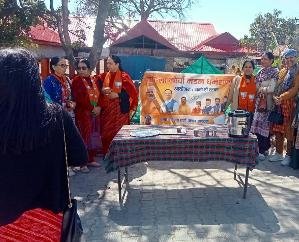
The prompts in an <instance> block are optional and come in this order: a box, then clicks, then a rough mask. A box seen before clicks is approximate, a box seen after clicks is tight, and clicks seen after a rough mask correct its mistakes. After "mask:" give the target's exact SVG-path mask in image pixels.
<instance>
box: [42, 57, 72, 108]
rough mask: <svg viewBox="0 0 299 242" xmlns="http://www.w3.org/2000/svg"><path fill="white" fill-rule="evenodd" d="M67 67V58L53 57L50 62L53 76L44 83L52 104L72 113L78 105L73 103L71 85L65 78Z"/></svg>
mask: <svg viewBox="0 0 299 242" xmlns="http://www.w3.org/2000/svg"><path fill="white" fill-rule="evenodd" d="M67 67H68V65H67V61H66V59H65V58H62V57H61V58H60V57H53V58H52V59H51V61H50V69H51V75H49V76H48V77H47V78H46V79H45V80H44V81H43V87H44V90H45V92H46V93H47V94H48V95H49V97H50V99H51V100H52V102H54V103H57V104H59V105H61V106H63V107H64V108H66V109H68V110H69V111H70V110H73V109H74V108H75V106H76V103H75V102H73V101H72V97H71V88H70V83H69V80H68V78H67V77H66V76H65V72H66V68H67Z"/></svg>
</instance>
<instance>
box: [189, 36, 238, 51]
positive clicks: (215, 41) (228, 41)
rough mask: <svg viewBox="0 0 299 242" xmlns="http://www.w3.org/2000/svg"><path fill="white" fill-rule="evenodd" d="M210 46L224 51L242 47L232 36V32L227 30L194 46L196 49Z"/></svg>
mask: <svg viewBox="0 0 299 242" xmlns="http://www.w3.org/2000/svg"><path fill="white" fill-rule="evenodd" d="M205 46H209V47H211V48H213V49H219V50H222V51H232V50H237V49H239V48H240V43H239V41H238V40H237V39H236V38H235V37H234V36H232V35H231V34H230V33H228V32H225V33H222V34H218V35H215V36H212V37H210V38H209V39H207V40H205V41H203V42H202V43H200V44H199V45H197V46H196V47H194V48H193V50H195V51H200V50H201V49H202V47H205Z"/></svg>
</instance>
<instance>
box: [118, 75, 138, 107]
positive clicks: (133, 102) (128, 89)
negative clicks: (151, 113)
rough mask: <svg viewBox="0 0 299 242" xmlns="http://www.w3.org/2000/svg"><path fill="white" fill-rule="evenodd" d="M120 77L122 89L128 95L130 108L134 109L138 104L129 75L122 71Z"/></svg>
mask: <svg viewBox="0 0 299 242" xmlns="http://www.w3.org/2000/svg"><path fill="white" fill-rule="evenodd" d="M122 78H123V89H124V90H125V91H126V92H127V93H128V95H129V97H130V110H136V109H137V106H138V91H137V90H136V87H135V85H134V83H133V81H132V79H131V77H130V76H129V75H128V74H127V73H125V72H122Z"/></svg>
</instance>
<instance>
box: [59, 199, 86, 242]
mask: <svg viewBox="0 0 299 242" xmlns="http://www.w3.org/2000/svg"><path fill="white" fill-rule="evenodd" d="M71 203H72V206H71V207H68V208H67V209H66V210H65V211H64V213H63V222H62V230H61V242H79V241H80V239H81V236H82V234H83V228H82V224H81V220H80V217H79V215H78V213H77V200H76V199H71Z"/></svg>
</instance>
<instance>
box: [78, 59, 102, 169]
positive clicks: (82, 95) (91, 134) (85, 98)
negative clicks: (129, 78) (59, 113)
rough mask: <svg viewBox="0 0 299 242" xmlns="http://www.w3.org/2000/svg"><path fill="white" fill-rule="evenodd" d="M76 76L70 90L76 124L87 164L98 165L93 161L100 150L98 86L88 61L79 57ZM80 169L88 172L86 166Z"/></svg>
mask: <svg viewBox="0 0 299 242" xmlns="http://www.w3.org/2000/svg"><path fill="white" fill-rule="evenodd" d="M77 72H78V74H79V75H78V76H76V77H75V78H74V79H73V82H72V92H73V98H74V100H75V102H76V104H77V106H76V108H75V118H76V125H77V127H78V129H79V131H80V133H81V136H82V138H83V140H84V143H85V145H86V147H87V151H88V159H89V160H88V164H87V165H89V166H96V167H97V166H100V164H99V163H97V162H96V161H95V159H94V158H95V155H96V154H97V153H98V152H99V151H100V150H99V149H100V139H101V138H100V131H99V121H100V118H99V117H100V116H99V114H100V111H101V108H100V107H99V96H100V92H99V88H98V86H97V84H96V80H95V78H93V77H91V76H90V74H91V69H90V63H89V61H88V60H86V59H81V60H79V61H78V63H77ZM81 171H83V172H88V168H87V167H86V166H85V167H82V168H81Z"/></svg>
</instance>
